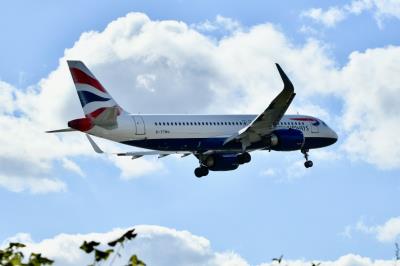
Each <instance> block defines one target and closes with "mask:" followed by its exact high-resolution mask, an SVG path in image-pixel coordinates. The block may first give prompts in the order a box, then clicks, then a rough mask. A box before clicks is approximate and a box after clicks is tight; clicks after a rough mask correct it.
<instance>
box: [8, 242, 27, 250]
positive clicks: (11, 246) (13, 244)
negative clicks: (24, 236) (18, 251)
mask: <svg viewBox="0 0 400 266" xmlns="http://www.w3.org/2000/svg"><path fill="white" fill-rule="evenodd" d="M24 247H26V246H25V245H24V244H22V243H18V242H10V243H9V244H8V248H9V249H13V248H24Z"/></svg>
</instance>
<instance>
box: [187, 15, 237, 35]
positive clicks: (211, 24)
mask: <svg viewBox="0 0 400 266" xmlns="http://www.w3.org/2000/svg"><path fill="white" fill-rule="evenodd" d="M191 27H192V28H194V29H196V30H198V31H200V32H206V33H207V32H215V31H222V32H225V33H232V32H235V31H239V30H242V25H241V23H240V22H239V21H237V20H234V19H232V18H228V17H224V16H221V15H217V16H216V17H215V20H214V21H209V20H206V21H203V22H200V23H196V24H193V25H191Z"/></svg>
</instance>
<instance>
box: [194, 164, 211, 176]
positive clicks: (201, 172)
mask: <svg viewBox="0 0 400 266" xmlns="http://www.w3.org/2000/svg"><path fill="white" fill-rule="evenodd" d="M194 175H195V176H196V177H198V178H200V177H202V176H206V175H208V168H207V167H204V166H200V167H197V168H196V169H194Z"/></svg>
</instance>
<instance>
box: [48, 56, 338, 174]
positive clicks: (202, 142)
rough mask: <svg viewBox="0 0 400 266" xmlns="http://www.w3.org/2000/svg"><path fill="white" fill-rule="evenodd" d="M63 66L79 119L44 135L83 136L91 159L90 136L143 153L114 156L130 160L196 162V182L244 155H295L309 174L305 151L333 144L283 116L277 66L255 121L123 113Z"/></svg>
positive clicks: (85, 77) (89, 80)
mask: <svg viewBox="0 0 400 266" xmlns="http://www.w3.org/2000/svg"><path fill="white" fill-rule="evenodd" d="M67 63H68V66H69V70H70V72H71V75H72V79H73V81H74V84H75V87H76V90H77V93H78V97H79V100H80V103H81V105H82V108H83V111H84V114H85V117H83V118H78V119H74V120H71V121H69V122H68V128H65V129H59V130H51V131H47V132H48V133H57V132H71V131H79V132H83V133H85V134H86V136H87V138H88V140H89V142H90V144H91V145H92V147H93V149H94V150H95V152H97V153H103V151H102V150H101V149H100V147H99V146H98V145H97V144H96V143H95V142H94V140H93V139H92V138H91V137H90V135H92V136H96V137H100V138H104V139H108V140H111V141H115V142H118V143H122V144H126V145H130V146H135V147H139V148H144V149H147V150H145V151H133V152H125V153H117V154H116V155H118V156H130V157H132V159H136V158H140V157H142V156H146V155H158V157H159V158H162V157H165V156H168V155H171V154H180V155H181V156H182V157H185V156H188V155H194V156H195V157H196V158H197V159H198V161H199V167H197V168H196V169H195V170H194V174H195V176H196V177H202V176H206V175H208V173H209V171H229V170H235V169H237V168H238V167H239V166H240V165H243V164H246V163H249V162H250V161H251V155H250V152H253V151H257V150H267V151H271V150H273V151H296V150H299V151H301V153H302V154H303V155H304V158H305V163H304V166H305V167H306V168H310V167H312V166H313V162H312V161H311V160H309V150H310V149H317V148H322V147H326V146H329V145H332V144H334V143H335V142H336V141H337V139H338V135H337V134H336V133H335V131H334V130H332V129H331V128H330V127H329V126H328V125H327V124H326V123H325V122H324V121H322V120H321V119H319V118H315V117H312V116H306V115H285V112H286V110H287V109H288V107H289V105H290V104H291V102H292V101H293V99H294V97H295V95H296V94H295V92H294V87H293V84H292V82H291V81H290V80H289V78H288V77H287V76H286V74H285V72H284V71H283V70H282V68H281V67H280V66H279V64H276V67H277V69H278V72H279V74H280V77H281V79H282V81H283V85H284V87H283V89H282V91H281V92H280V93H279V94H278V95H277V96H276V97H275V99H273V101H272V102H271V103H270V104H269V106H268V107H267V108H266V109H265V110H264V111H263V112H262V113H261V114H259V115H246V114H237V115H155V114H130V113H128V112H127V111H125V110H124V109H123V108H122V107H121V106H120V105H118V103H117V102H116V101H115V100H114V99H113V98H112V97H111V95H110V94H109V93H108V92H107V90H106V89H105V88H104V87H103V85H101V83H100V82H99V81H98V79H97V78H96V77H95V76H94V75H93V74H92V72H91V71H90V70H89V69H88V68H87V67H86V66H85V64H84V63H83V62H81V61H72V60H68V61H67Z"/></svg>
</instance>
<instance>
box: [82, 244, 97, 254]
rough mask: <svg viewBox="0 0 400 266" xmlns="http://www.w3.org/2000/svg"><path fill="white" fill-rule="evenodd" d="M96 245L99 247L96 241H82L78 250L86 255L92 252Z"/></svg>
mask: <svg viewBox="0 0 400 266" xmlns="http://www.w3.org/2000/svg"><path fill="white" fill-rule="evenodd" d="M98 245H100V243H99V242H96V241H90V242H86V241H84V242H83V244H82V245H81V246H80V247H79V248H80V249H82V250H83V251H85V252H86V253H91V252H92V251H93V250H94V247H96V246H98Z"/></svg>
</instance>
